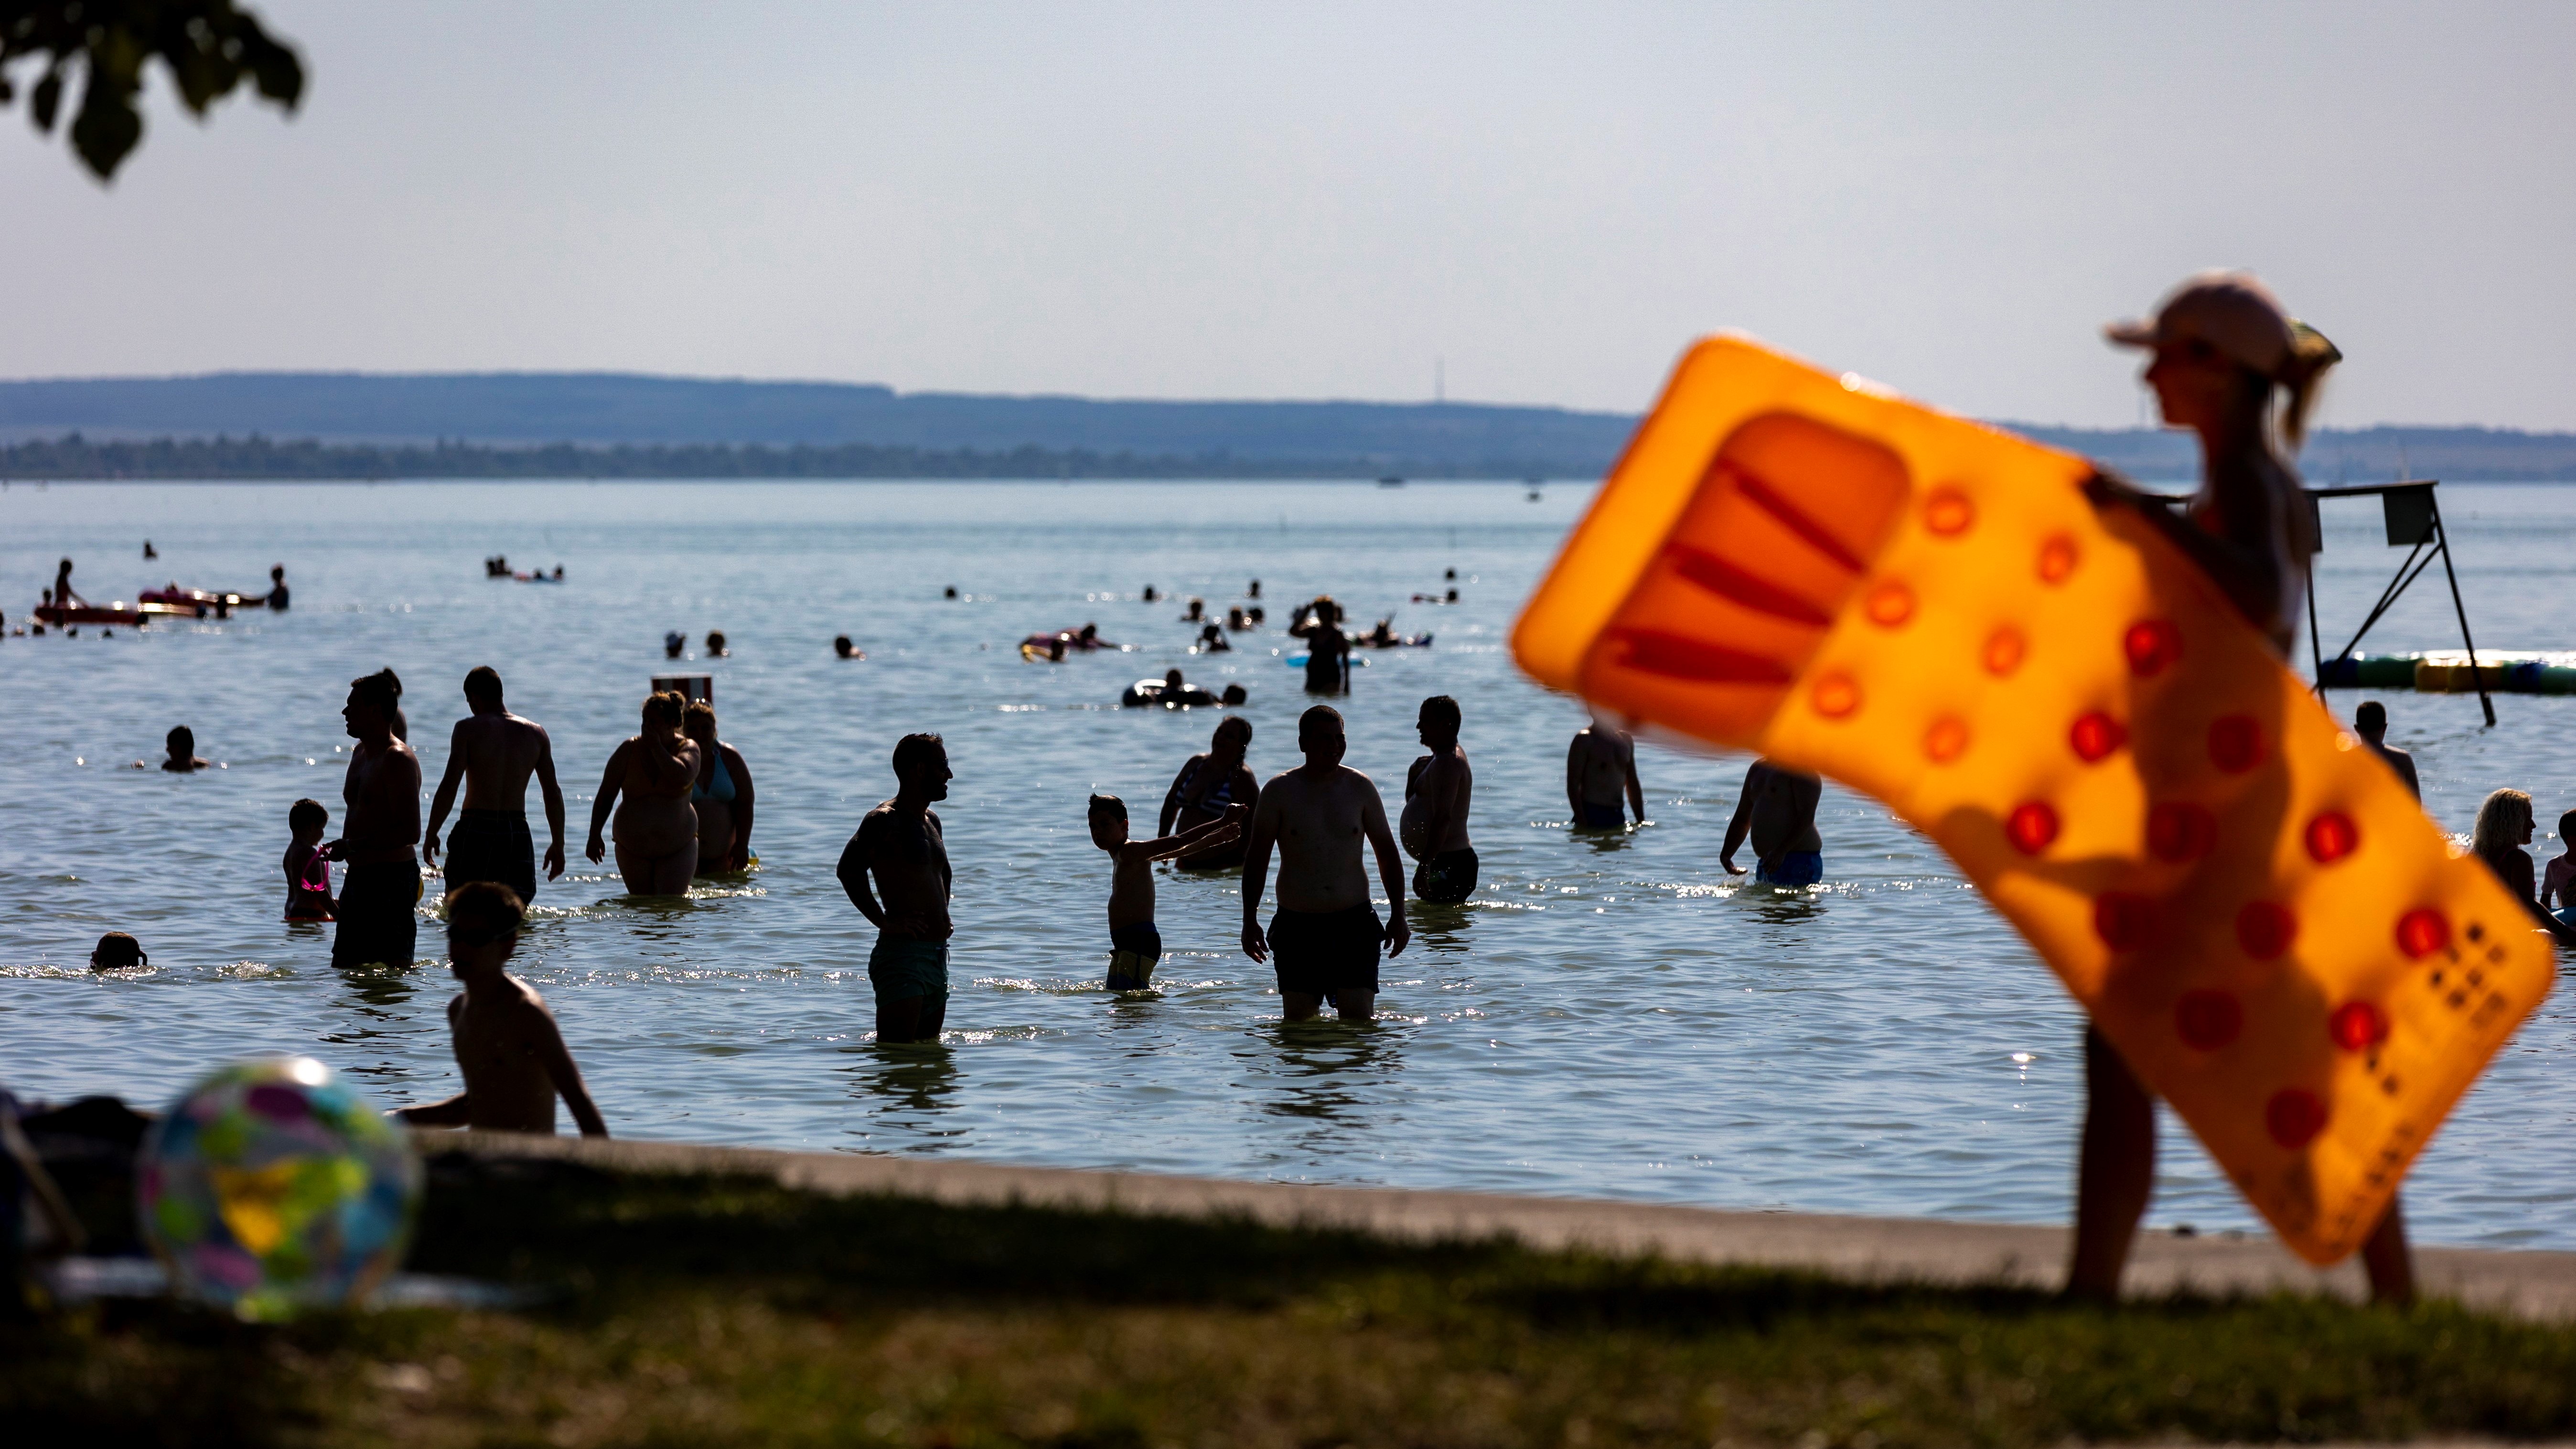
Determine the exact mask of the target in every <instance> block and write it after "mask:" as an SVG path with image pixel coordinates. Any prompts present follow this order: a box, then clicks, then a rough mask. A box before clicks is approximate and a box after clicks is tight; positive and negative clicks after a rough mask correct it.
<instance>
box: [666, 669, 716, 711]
mask: <svg viewBox="0 0 2576 1449" xmlns="http://www.w3.org/2000/svg"><path fill="white" fill-rule="evenodd" d="M666 689H667V690H670V691H672V692H674V693H676V694H678V695H679V696H680V697H682V698H683V699H686V700H687V701H688V702H689V703H691V704H696V703H698V702H700V701H701V700H703V701H705V702H706V703H707V704H710V705H712V704H714V703H715V702H716V680H715V676H714V675H712V674H656V675H654V676H653V692H654V693H655V694H660V693H661V692H662V691H664V690H666Z"/></svg>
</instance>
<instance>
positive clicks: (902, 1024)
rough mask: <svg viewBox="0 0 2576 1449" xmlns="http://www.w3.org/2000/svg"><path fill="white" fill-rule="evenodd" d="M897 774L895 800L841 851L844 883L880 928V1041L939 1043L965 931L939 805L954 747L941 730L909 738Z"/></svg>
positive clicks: (872, 958) (872, 980)
mask: <svg viewBox="0 0 2576 1449" xmlns="http://www.w3.org/2000/svg"><path fill="white" fill-rule="evenodd" d="M894 777H895V792H894V798H893V799H891V800H888V801H886V802H884V803H883V804H881V805H879V806H877V808H875V809H874V810H871V811H869V812H868V813H867V818H865V819H863V820H861V821H860V822H859V828H858V831H857V833H855V834H853V835H852V836H851V837H850V843H849V845H848V846H847V847H846V848H844V849H843V850H842V851H841V866H840V871H839V874H840V877H841V889H843V890H845V891H848V892H849V893H850V904H852V905H854V906H857V907H858V908H859V914H861V915H863V916H865V917H867V918H868V919H869V920H871V921H873V922H875V923H876V927H877V944H876V949H875V950H873V951H870V952H869V953H868V984H869V985H871V986H873V987H875V988H876V996H877V1040H878V1041H879V1042H906V1041H928V1042H935V1041H937V1040H939V1029H940V1027H941V1026H942V1025H943V1024H945V1023H946V1021H947V1019H948V938H949V937H950V936H951V935H953V934H955V932H956V929H957V927H956V925H955V923H954V922H952V921H950V920H949V918H948V897H949V893H950V890H951V888H952V886H953V885H954V876H953V875H952V873H951V872H950V870H949V868H948V842H947V839H946V837H945V836H943V835H942V834H941V833H940V828H939V817H938V815H936V814H935V813H933V812H932V811H931V808H930V806H931V802H932V801H935V800H945V799H947V798H948V782H949V781H950V780H951V779H954V778H955V772H953V771H951V770H950V769H949V768H948V746H947V745H946V744H945V743H944V742H943V741H941V739H940V738H939V736H937V735H905V736H904V737H903V738H902V739H901V740H898V741H896V743H895V747H894ZM871 874H873V875H874V878H875V885H876V888H875V890H873V891H872V890H870V889H869V888H868V887H869V879H870V876H871ZM880 895H881V896H883V897H884V898H885V899H884V904H882V905H880V904H878V897H879V896H880Z"/></svg>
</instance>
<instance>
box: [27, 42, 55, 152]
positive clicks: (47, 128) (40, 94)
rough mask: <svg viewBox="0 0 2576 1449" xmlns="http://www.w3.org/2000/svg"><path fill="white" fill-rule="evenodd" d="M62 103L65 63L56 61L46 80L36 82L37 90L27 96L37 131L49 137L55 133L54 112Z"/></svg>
mask: <svg viewBox="0 0 2576 1449" xmlns="http://www.w3.org/2000/svg"><path fill="white" fill-rule="evenodd" d="M62 103H63V63H62V62H61V61H55V62H54V64H53V66H52V68H51V69H49V70H47V71H46V72H45V78H44V79H43V80H40V81H38V82H36V88H35V90H34V91H32V92H30V93H29V94H28V96H27V114H28V115H29V116H30V117H32V118H33V119H34V120H35V123H36V129H37V130H39V131H42V132H44V133H45V134H46V135H48V136H50V135H52V134H53V133H54V111H55V109H56V108H57V107H59V106H61V105H62Z"/></svg>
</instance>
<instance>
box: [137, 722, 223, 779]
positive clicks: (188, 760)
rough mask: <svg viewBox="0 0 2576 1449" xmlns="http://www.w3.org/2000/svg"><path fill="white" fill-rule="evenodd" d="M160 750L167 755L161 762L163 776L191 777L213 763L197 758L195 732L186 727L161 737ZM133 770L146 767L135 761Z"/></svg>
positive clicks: (175, 729) (175, 728) (173, 729)
mask: <svg viewBox="0 0 2576 1449" xmlns="http://www.w3.org/2000/svg"><path fill="white" fill-rule="evenodd" d="M161 748H162V749H163V750H164V751H166V752H167V753H168V758H166V759H164V760H162V762H161V770H162V773H164V774H169V775H193V774H195V773H197V772H198V771H199V770H202V769H205V768H207V767H208V766H209V765H211V764H212V763H213V762H212V761H210V760H203V759H199V758H198V757H197V732H196V731H195V730H192V729H190V728H188V727H187V726H186V725H177V726H174V727H173V728H172V729H171V731H170V733H168V734H167V735H164V736H162V738H161ZM134 768H136V769H138V770H140V769H144V768H146V766H145V765H144V763H143V762H142V761H141V760H137V761H135V762H134Z"/></svg>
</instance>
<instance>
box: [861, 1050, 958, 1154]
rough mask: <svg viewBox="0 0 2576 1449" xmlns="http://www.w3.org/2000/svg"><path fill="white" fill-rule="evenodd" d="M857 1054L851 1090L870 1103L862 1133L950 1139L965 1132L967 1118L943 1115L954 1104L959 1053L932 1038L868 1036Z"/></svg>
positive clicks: (867, 1134)
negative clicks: (882, 1039)
mask: <svg viewBox="0 0 2576 1449" xmlns="http://www.w3.org/2000/svg"><path fill="white" fill-rule="evenodd" d="M856 1050H857V1052H858V1055H859V1060H858V1062H857V1064H856V1065H854V1066H851V1067H850V1068H848V1071H849V1073H850V1095H851V1096H852V1097H854V1098H856V1099H858V1100H859V1101H860V1102H862V1103H870V1104H871V1105H869V1106H868V1116H869V1119H870V1120H869V1121H868V1123H867V1124H866V1126H865V1127H863V1128H861V1129H859V1131H858V1134H857V1135H859V1136H861V1137H867V1138H873V1137H875V1136H876V1135H877V1134H878V1133H880V1132H883V1133H888V1134H892V1135H898V1136H900V1135H906V1134H909V1135H911V1136H915V1137H925V1138H938V1139H951V1138H959V1137H963V1136H965V1135H966V1128H965V1126H964V1125H963V1124H950V1123H945V1122H943V1121H942V1120H941V1114H942V1113H943V1112H945V1111H947V1110H948V1109H950V1108H952V1107H955V1106H956V1105H957V1103H956V1100H955V1098H956V1096H957V1086H958V1080H959V1076H958V1071H957V1054H956V1053H955V1052H953V1051H951V1050H949V1049H948V1048H947V1047H944V1046H940V1045H937V1044H935V1043H931V1042H887V1043H878V1042H870V1043H868V1044H867V1045H865V1046H862V1047H859V1048H857V1049H856Z"/></svg>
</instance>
